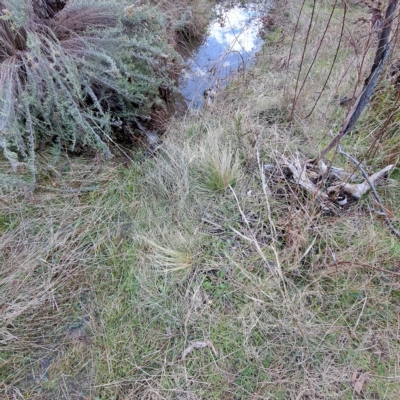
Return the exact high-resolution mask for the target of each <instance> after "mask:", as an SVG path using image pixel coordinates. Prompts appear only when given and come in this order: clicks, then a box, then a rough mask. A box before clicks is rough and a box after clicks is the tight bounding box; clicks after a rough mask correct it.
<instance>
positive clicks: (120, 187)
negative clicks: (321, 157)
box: [0, 2, 400, 400]
mask: <svg viewBox="0 0 400 400" xmlns="http://www.w3.org/2000/svg"><path fill="white" fill-rule="evenodd" d="M317 3H318V10H316V12H318V15H319V19H318V23H319V24H320V25H318V24H316V25H315V26H314V28H313V30H312V31H311V35H310V49H311V50H309V51H308V52H307V54H306V57H305V58H304V60H303V62H304V65H308V64H307V63H310V62H311V61H312V58H313V52H312V49H315V48H316V46H317V45H318V37H319V36H318V34H319V33H320V32H322V30H323V29H322V28H323V26H324V21H326V19H327V18H329V12H330V10H331V9H330V8H329V7H330V3H331V2H329V4H328V2H317ZM282 4H283V2H278V5H277V6H276V7H275V11H274V14H273V16H274V18H275V19H276V21H279V23H278V27H279V28H278V29H280V26H282V27H284V29H285V32H284V33H281V32H280V31H279V30H277V31H272V32H270V33H269V34H268V35H267V37H266V41H267V43H268V46H266V47H265V48H264V51H263V53H262V54H260V56H259V59H258V61H257V65H256V67H254V68H253V69H252V71H251V72H250V73H248V74H247V76H246V77H245V78H241V79H238V80H237V81H236V82H233V83H232V85H230V87H229V88H227V89H226V91H225V92H224V93H220V94H219V95H218V99H217V103H216V104H215V105H214V107H213V108H211V109H208V110H203V111H201V112H200V113H199V114H198V115H188V116H187V117H186V118H185V119H183V120H179V121H171V123H170V127H169V130H168V132H167V134H166V135H165V136H164V142H163V145H162V147H161V149H160V150H159V151H158V153H157V154H156V155H155V156H154V157H153V158H148V159H146V160H145V161H144V162H142V163H140V164H139V163H132V164H131V165H130V166H129V167H127V168H125V167H124V168H122V167H118V166H116V165H111V164H109V165H106V164H104V162H103V161H101V162H100V160H99V161H96V162H87V161H86V160H68V159H66V158H65V159H64V158H62V159H59V160H58V161H57V162H56V163H54V162H52V161H51V160H50V159H49V158H47V159H45V160H42V161H41V165H42V170H41V171H42V172H41V180H40V183H39V187H38V188H37V189H36V190H35V191H34V192H31V191H29V187H26V188H25V186H24V182H23V181H22V179H21V180H20V181H19V182H14V183H13V182H12V179H14V180H15V175H12V174H10V173H7V174H6V177H7V178H8V182H10V184H9V185H12V184H13V185H14V186H13V188H12V189H11V188H10V187H8V189H7V188H5V186H4V185H3V186H4V188H3V189H2V190H3V193H2V194H3V200H2V203H1V209H0V218H1V219H0V221H1V225H0V230H1V234H2V238H1V244H0V246H1V251H0V254H1V257H2V259H1V260H2V269H1V281H0V284H1V291H0V293H1V294H0V296H1V299H2V301H1V303H2V305H1V306H0V307H1V310H2V314H1V316H0V318H1V325H0V326H1V327H2V328H1V331H0V332H1V334H2V336H1V348H0V357H1V358H0V370H1V373H0V377H1V378H0V382H1V384H0V393H1V396H3V397H4V398H10V399H14V398H15V399H17V398H21V399H23V398H24V399H42V398H60V399H73V398H81V399H94V398H99V399H182V400H183V399H252V400H254V399H304V400H305V399H357V398H368V399H395V398H398V397H399V396H400V392H399V379H400V378H399V371H398V368H399V356H398V355H399V354H400V348H399V331H398V326H399V311H400V310H399V307H400V286H399V273H400V245H399V243H398V241H397V239H396V238H394V237H393V236H391V234H390V232H389V230H388V229H387V227H386V225H385V223H384V221H383V220H381V219H380V217H379V216H378V215H377V214H376V213H374V212H373V209H374V207H375V204H374V201H373V199H372V198H369V197H368V196H366V198H363V199H362V200H361V201H360V202H358V203H353V204H351V205H349V206H348V207H347V208H345V209H340V208H337V207H333V208H332V209H331V211H330V212H326V211H324V210H322V209H321V207H320V205H319V203H318V202H316V201H315V199H313V198H310V196H309V195H307V194H306V193H303V192H301V191H300V190H299V188H298V186H297V185H296V184H295V182H293V181H292V179H291V178H290V175H288V174H287V173H286V172H285V170H284V169H282V168H280V167H279V166H280V165H281V164H280V162H281V160H282V157H283V156H285V157H297V156H298V157H304V158H306V157H311V156H313V155H315V154H316V153H317V152H318V150H319V149H320V147H321V146H322V145H323V144H324V143H325V142H327V141H328V140H329V139H330V136H329V135H328V133H329V130H331V129H332V130H337V129H339V127H340V123H341V121H342V120H343V117H344V113H345V110H344V109H343V108H341V107H340V106H339V105H338V103H337V101H336V97H335V96H336V95H337V94H338V93H339V95H340V96H342V95H344V94H348V93H351V90H352V89H353V88H354V82H355V80H356V74H355V70H354V66H356V65H357V63H358V62H359V58H358V57H360V53H357V54H356V53H355V52H354V48H353V45H352V40H355V39H354V38H358V37H360V36H362V35H363V34H364V32H365V27H361V28H360V27H358V25H354V24H353V22H354V20H356V19H357V18H359V17H360V15H363V12H364V11H363V9H362V8H361V7H358V6H357V7H356V6H354V5H353V6H352V7H353V8H352V9H351V10H349V13H348V17H347V18H348V20H347V22H346V30H345V31H346V40H344V42H343V43H344V45H343V48H342V49H341V50H340V56H339V57H338V58H337V61H336V64H335V67H334V69H333V72H332V76H331V79H330V83H329V87H327V88H326V90H325V91H324V92H323V93H322V95H321V98H320V100H319V101H318V105H317V107H316V109H315V111H314V112H313V114H312V115H311V116H310V117H309V118H307V119H304V118H303V117H304V116H305V115H306V113H307V112H309V110H310V105H311V104H313V101H315V99H316V95H315V92H316V91H319V90H320V88H321V87H322V84H323V81H324V79H325V77H326V70H327V63H328V66H329V61H327V60H332V57H333V52H334V51H335V46H334V43H336V40H337V35H338V32H339V31H340V21H341V19H340V16H341V12H342V11H340V10H339V11H338V12H337V14H338V15H337V18H334V19H333V20H332V21H333V22H332V23H333V25H332V28H331V30H332V32H331V33H329V35H328V36H329V37H327V41H326V42H324V45H323V46H322V47H321V52H322V53H321V55H320V56H319V57H318V58H317V61H318V62H317V63H315V68H317V70H316V71H315V73H314V72H313V73H312V74H310V78H309V79H308V80H307V84H306V85H304V88H303V90H302V92H301V96H300V97H299V99H298V101H297V105H296V107H295V112H294V118H293V121H292V122H291V123H290V124H289V123H288V122H287V121H288V119H289V117H290V112H291V107H290V103H291V101H292V99H293V95H294V87H295V83H296V79H297V71H298V69H297V67H298V65H299V62H300V60H301V57H302V55H301V54H302V45H303V44H304V37H305V35H306V33H307V22H306V21H307V20H308V19H307V18H309V16H310V12H311V8H310V7H309V6H308V3H307V7H306V9H305V14H304V16H303V17H302V19H301V21H300V22H301V24H300V28H299V32H298V34H297V35H296V38H295V39H296V40H295V42H294V46H293V49H292V56H291V60H292V62H291V64H290V67H289V70H288V73H287V72H286V66H285V65H283V61H284V60H285V59H286V58H287V56H288V54H289V49H290V42H291V35H290V34H289V32H291V31H292V29H293V25H294V23H295V21H296V16H297V15H298V11H299V7H300V6H301V4H298V2H293V4H292V2H291V3H290V4H291V7H288V8H283V7H282ZM279 5H281V7H279ZM321 27H322V28H321ZM328 39H329V40H328ZM368 57H369V55H368ZM368 57H367V58H366V61H365V63H366V65H369V64H368V62H369V61H368V60H369V58H368ZM366 70H368V68H366ZM303 78H304V76H303ZM285 88H286V89H285ZM284 89H285V90H284ZM370 112H371V110H368V111H367V115H366V116H365V118H364V119H363V121H368V116H369V115H370V114H369V113H370ZM363 123H366V122H363ZM370 144H371V137H370V136H369V135H368V134H366V135H360V134H358V135H356V134H353V135H351V136H349V138H348V139H347V140H345V141H344V143H343V146H344V147H345V148H346V150H347V151H349V152H351V153H353V154H357V156H359V155H360V154H363V152H365V151H366V150H368V148H369V146H370ZM384 160H385V158H384V157H383V156H382V157H381V158H380V159H379V160H378V161H376V163H382V162H384ZM335 163H340V164H341V165H343V166H344V167H348V166H347V164H346V160H340V159H338V157H337V158H336V159H335ZM373 163H374V161H373V160H372V161H371V164H370V165H371V167H374V166H375V165H374V164H373ZM264 165H267V168H264ZM268 165H272V166H274V168H273V169H272V168H271V167H268ZM5 170H6V167H5V166H3V167H2V171H5ZM210 171H211V172H210ZM395 173H396V172H395ZM3 181H4V182H5V180H3ZM211 183H212V184H211ZM3 186H2V187H3ZM71 189H72V190H71ZM77 189H79V190H77ZM379 192H380V194H381V195H382V198H384V201H385V206H386V207H387V209H388V210H390V213H391V216H392V218H393V220H394V222H395V223H396V222H397V221H398V219H399V218H400V204H399V202H398V198H399V194H400V185H399V183H398V181H396V180H395V179H394V177H393V176H392V178H391V179H389V180H388V181H387V182H386V183H385V184H384V185H383V186H382V187H380V188H379ZM193 341H196V342H204V344H205V345H204V347H201V348H193V349H192V351H191V352H190V353H188V354H187V355H186V353H185V349H188V348H189V347H190V346H191V344H192V342H193ZM183 354H185V357H183ZM357 373H358V374H361V373H365V374H367V379H366V382H365V383H364V385H363V388H362V394H358V393H357V392H356V391H355V389H354V384H355V381H356V379H357V376H358V375H357ZM79 396H80V397H79Z"/></svg>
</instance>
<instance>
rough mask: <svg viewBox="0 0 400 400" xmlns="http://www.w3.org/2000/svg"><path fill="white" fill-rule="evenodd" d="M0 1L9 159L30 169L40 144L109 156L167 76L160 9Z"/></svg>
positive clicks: (74, 1)
mask: <svg viewBox="0 0 400 400" xmlns="http://www.w3.org/2000/svg"><path fill="white" fill-rule="evenodd" d="M0 5H1V8H2V11H1V21H0V37H1V39H2V54H1V58H0V63H1V64H0V81H1V83H2V84H1V87H0V90H1V91H0V98H1V103H0V107H1V109H0V113H1V116H2V119H1V126H0V131H1V132H2V135H1V138H0V145H1V147H2V149H3V151H4V154H5V156H6V157H7V158H8V160H9V161H10V162H11V163H12V165H14V167H15V168H16V167H17V166H18V165H19V164H18V163H19V162H20V161H24V162H27V163H28V165H29V166H30V168H31V170H32V171H34V170H35V167H34V160H35V150H36V148H37V146H40V145H42V146H43V145H44V144H51V143H54V144H55V145H56V147H58V150H59V151H60V149H67V150H70V151H71V150H72V151H74V150H79V149H81V148H83V149H84V150H85V151H86V152H88V151H90V150H92V149H95V150H97V151H101V152H102V153H103V154H105V155H108V156H111V153H110V149H109V145H110V144H111V143H112V142H113V141H114V140H115V139H116V136H123V137H124V138H125V141H128V140H129V139H131V140H132V135H133V129H134V128H135V127H136V126H137V120H138V118H141V117H142V118H148V114H149V112H150V109H151V106H152V105H153V104H154V102H155V101H157V98H158V97H157V96H158V88H159V86H160V85H161V84H164V85H171V83H170V82H169V76H168V70H169V69H170V68H171V64H172V59H173V57H174V56H176V55H174V53H173V51H172V49H171V47H170V46H168V43H167V42H166V41H163V40H161V37H162V36H165V34H166V29H165V20H164V19H163V17H162V15H161V14H160V13H159V12H157V10H156V9H154V8H151V9H148V8H143V7H139V6H136V5H128V3H126V4H124V2H114V1H84V0H69V1H63V0H61V1H49V0H46V1H42V0H40V1H39V0H23V1H22V2H21V1H14V0H3V1H2V3H1V4H0ZM124 6H126V7H124ZM142 123H143V119H142ZM118 131H119V132H120V133H118Z"/></svg>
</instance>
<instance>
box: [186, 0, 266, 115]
mask: <svg viewBox="0 0 400 400" xmlns="http://www.w3.org/2000/svg"><path fill="white" fill-rule="evenodd" d="M216 12H217V15H218V17H217V19H216V20H215V21H214V22H213V23H212V24H211V25H210V28H209V34H208V36H207V38H206V40H205V41H204V43H203V44H202V45H201V46H199V47H198V48H195V49H193V50H192V52H191V56H190V57H188V59H187V60H186V62H187V65H188V67H187V68H186V69H185V71H183V74H182V78H181V81H180V91H181V93H182V95H183V96H184V98H185V101H186V103H187V104H188V105H189V106H190V107H193V108H199V107H201V106H202V104H203V92H204V90H205V89H207V88H213V87H215V86H216V85H218V86H225V85H226V84H227V80H228V77H229V76H231V75H232V74H233V73H236V72H238V70H241V69H245V68H246V66H247V65H248V63H249V61H250V60H251V58H252V57H253V56H254V53H255V52H256V51H257V50H259V49H260V47H261V44H262V40H261V38H260V37H259V35H258V31H259V24H260V20H259V18H258V17H259V16H260V12H259V10H258V8H257V6H256V5H255V4H252V3H250V4H247V5H246V6H243V5H236V6H234V7H229V8H226V6H224V5H219V6H217V7H216Z"/></svg>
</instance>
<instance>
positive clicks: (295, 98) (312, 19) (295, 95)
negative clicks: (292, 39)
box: [289, 0, 316, 121]
mask: <svg viewBox="0 0 400 400" xmlns="http://www.w3.org/2000/svg"><path fill="white" fill-rule="evenodd" d="M315 6H316V0H314V2H313V8H312V12H311V17H310V23H309V24H308V30H307V35H306V41H305V43H304V48H303V53H302V55H301V61H300V68H299V72H298V74H297V79H296V87H295V89H294V99H293V105H292V110H291V112H290V117H289V121H292V119H293V113H294V109H295V107H296V100H297V95H298V94H297V87H298V86H299V80H300V74H301V70H302V68H303V63H304V57H305V54H306V49H307V45H308V40H309V38H310V32H311V28H312V24H313V21H314V14H315Z"/></svg>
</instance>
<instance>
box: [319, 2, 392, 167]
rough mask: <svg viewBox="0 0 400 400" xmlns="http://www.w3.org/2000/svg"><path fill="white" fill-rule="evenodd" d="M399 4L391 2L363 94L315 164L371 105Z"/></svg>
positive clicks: (387, 52) (388, 46) (337, 143)
mask: <svg viewBox="0 0 400 400" xmlns="http://www.w3.org/2000/svg"><path fill="white" fill-rule="evenodd" d="M397 3H398V0H390V2H389V4H388V6H387V9H386V14H385V21H384V23H383V27H382V30H381V31H380V33H379V44H378V49H377V50H376V54H375V59H374V63H373V65H372V68H371V72H370V74H369V76H368V78H367V79H366V80H365V83H364V87H363V89H362V91H361V93H360V94H359V95H358V98H357V100H356V102H355V104H354V105H353V107H352V109H351V111H350V113H349V115H348V116H347V118H346V120H345V121H344V124H343V126H342V129H341V130H340V132H339V133H338V134H337V135H336V136H335V137H334V138H333V139H332V141H331V142H330V143H329V145H328V146H327V147H326V148H325V149H324V150H322V151H321V152H320V153H319V155H318V157H317V158H315V159H314V163H315V162H317V161H318V160H321V159H322V158H324V157H325V156H326V154H327V153H328V152H329V151H331V150H332V149H333V148H335V147H337V146H338V145H339V143H340V141H341V139H342V137H343V136H344V135H345V134H346V133H348V132H350V131H351V130H352V129H353V128H354V126H355V124H356V122H357V120H358V118H359V117H360V115H361V113H362V112H363V111H364V109H365V107H366V106H367V104H368V103H369V100H370V98H371V95H372V92H373V90H374V88H375V86H376V83H377V81H378V79H379V76H380V75H381V73H382V70H383V66H384V63H385V61H386V59H387V58H388V56H389V54H390V48H391V42H390V39H391V30H392V23H393V19H394V14H395V12H396V10H397Z"/></svg>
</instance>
